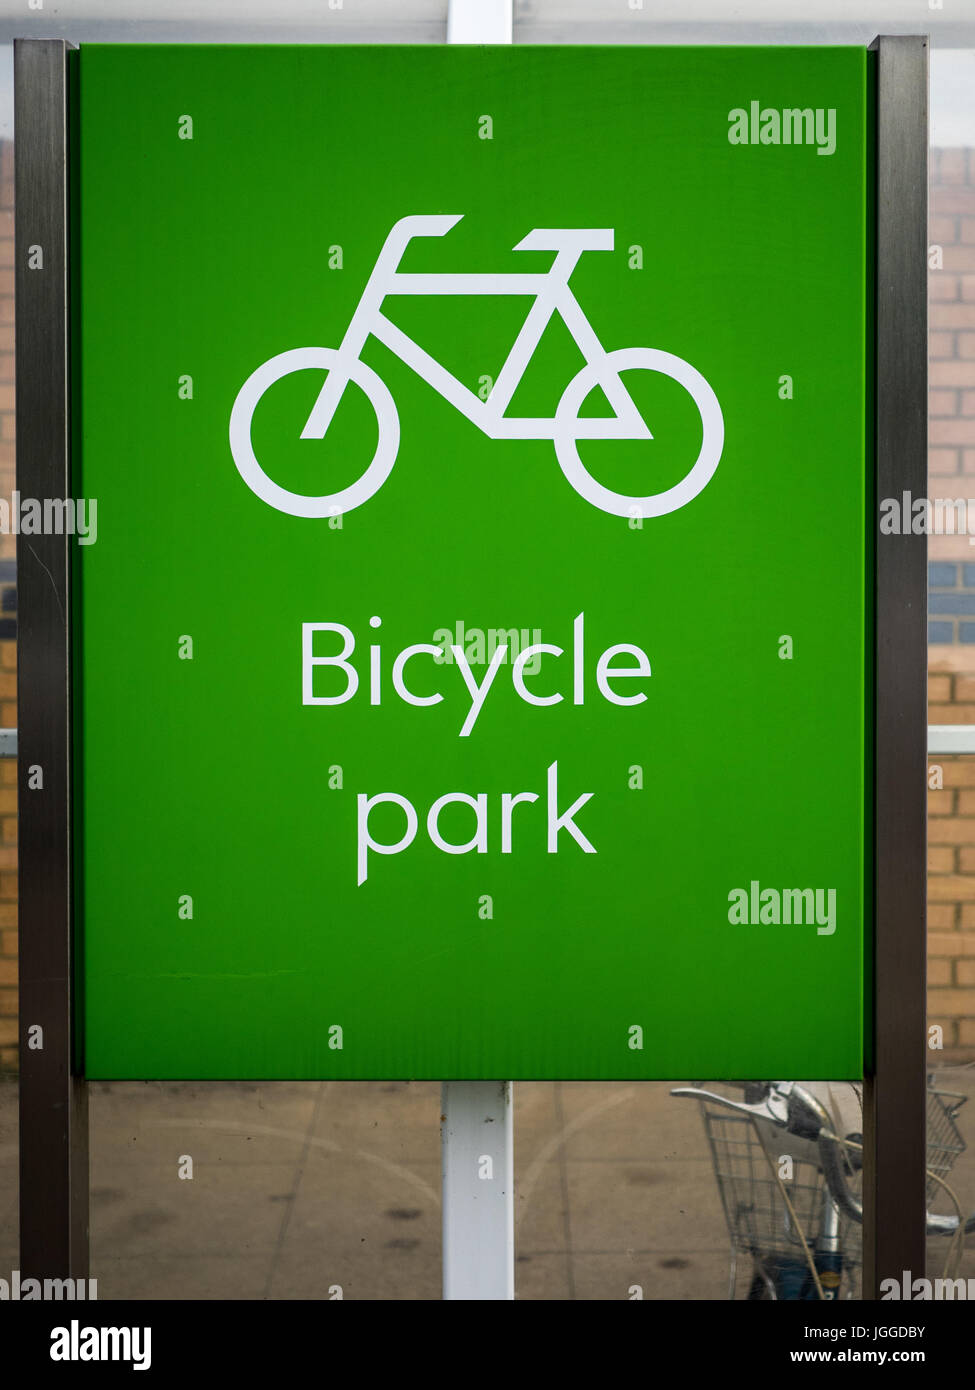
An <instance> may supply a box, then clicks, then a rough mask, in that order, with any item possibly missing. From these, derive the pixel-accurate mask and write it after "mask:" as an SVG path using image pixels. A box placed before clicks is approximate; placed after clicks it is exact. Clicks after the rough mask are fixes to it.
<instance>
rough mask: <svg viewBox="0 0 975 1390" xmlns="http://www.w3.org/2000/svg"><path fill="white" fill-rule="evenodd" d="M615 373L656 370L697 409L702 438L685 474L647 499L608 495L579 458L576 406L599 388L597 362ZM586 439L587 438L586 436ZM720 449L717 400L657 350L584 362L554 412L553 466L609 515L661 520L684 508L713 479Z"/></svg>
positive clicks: (677, 360)
mask: <svg viewBox="0 0 975 1390" xmlns="http://www.w3.org/2000/svg"><path fill="white" fill-rule="evenodd" d="M604 362H605V363H606V364H611V365H612V367H613V369H614V370H615V371H616V372H621V371H627V370H628V369H633V368H641V369H643V370H645V371H650V372H662V373H663V375H664V376H669V377H672V378H673V379H674V381H677V382H679V383H680V385H681V386H683V387H684V389H685V391H687V392H688V393H689V394H690V396H691V398H692V399H693V401H694V404H695V405H696V406H697V409H698V413H699V414H700V417H701V425H702V429H703V435H702V439H701V450H700V453H699V454H698V456H697V460H696V462H695V463H694V466H693V467H692V468H691V469H690V471H689V472H688V473H687V474H686V475H685V476H684V477H683V478H682V479H681V481H680V482H679V483H675V484H674V486H673V487H670V488H667V489H666V490H665V491H663V492H657V493H651V494H650V496H648V497H630V496H627V495H626V494H625V493H621V492H613V491H612V489H611V488H608V487H604V486H603V485H602V483H598V482H597V481H596V479H595V478H594V477H593V476H592V474H591V473H590V472H589V471H588V469H587V468H586V466H585V464H584V463H583V462H582V459H581V458H580V457H579V437H580V435H579V432H578V431H577V429H576V428H575V426H576V424H577V422H578V419H579V408H580V406H581V405H582V403H583V401H584V400H585V399H586V397H587V396H588V395H589V392H590V391H591V390H592V389H593V388H594V387H595V386H599V385H600V384H601V373H602V367H603V363H604ZM586 437H590V438H591V435H587V436H586ZM723 448H724V419H723V417H722V414H721V407H720V405H719V404H718V398H717V396H716V395H715V394H714V392H713V391H712V390H711V387H710V386H709V385H708V383H707V381H705V379H704V377H703V376H702V375H701V373H700V372H699V371H697V370H696V369H695V368H694V367H692V366H691V365H690V363H689V362H685V361H684V359H683V358H682V357H675V356H674V355H673V353H670V352H661V351H659V350H658V349H657V348H617V349H615V351H613V352H608V353H607V354H606V356H605V358H604V359H602V361H600V362H590V363H587V365H586V366H585V367H583V368H582V370H581V371H579V372H578V373H577V374H576V375H575V376H574V377H573V378H572V380H571V381H570V382H569V384H568V386H567V387H566V388H565V390H564V392H563V393H562V399H561V400H560V401H559V404H558V409H557V410H556V412H555V457H556V458H557V459H558V461H559V467H560V468H561V469H562V472H563V473H564V474H565V476H566V478H567V479H568V481H569V482H570V483H571V485H572V487H574V488H575V490H576V492H577V493H578V494H579V496H580V497H584V498H585V499H586V501H587V502H590V503H592V505H593V506H594V507H598V508H599V509H600V511H604V512H610V513H612V515H614V516H665V515H666V514H667V512H675V511H677V510H678V508H680V507H683V506H686V504H687V503H688V502H690V501H691V500H692V499H693V498H695V497H696V496H697V495H698V493H699V492H702V491H703V490H704V488H705V487H707V485H708V483H709V482H710V481H711V479H712V478H713V476H714V472H715V469H716V468H717V466H718V464H719V462H720V460H721V451H722V449H723Z"/></svg>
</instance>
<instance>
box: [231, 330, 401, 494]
mask: <svg viewBox="0 0 975 1390" xmlns="http://www.w3.org/2000/svg"><path fill="white" fill-rule="evenodd" d="M337 359H338V353H337V352H336V351H335V349H334V348H289V350H288V351H287V352H280V353H278V355H277V356H276V357H271V358H269V359H268V361H267V362H263V363H262V364H261V365H260V366H259V367H258V368H257V370H256V371H254V372H252V373H251V375H250V376H249V377H248V378H247V380H246V381H245V382H244V384H243V386H242V387H241V388H240V390H239V391H238V393H237V399H236V400H235V401H234V406H233V410H232V411H231V412H230V452H231V454H233V458H234V463H235V464H236V465H237V471H238V473H239V474H240V476H241V477H242V478H243V480H244V482H245V483H246V484H247V486H248V487H249V488H250V490H251V491H252V492H254V493H256V494H257V496H258V497H260V498H261V499H262V501H264V502H267V503H268V505H269V506H271V507H274V508H275V509H276V510H277V511H279V512H288V513H289V514H290V515H291V516H310V517H322V516H336V515H338V514H340V513H342V512H351V511H352V510H353V508H355V507H360V506H361V505H362V503H363V502H367V501H368V500H369V498H370V497H371V496H372V495H373V493H374V492H377V491H378V490H379V488H381V487H382V485H383V483H384V482H385V481H386V479H387V478H388V477H389V474H390V470H391V469H392V467H393V464H394V463H395V462H396V454H397V451H398V450H399V416H398V415H397V414H396V406H395V405H394V404H393V398H392V396H391V395H390V394H389V391H388V389H387V388H386V386H385V384H384V383H383V381H382V380H381V378H380V377H378V376H377V375H376V373H375V372H374V371H373V370H372V368H371V367H367V366H366V365H365V363H364V362H360V361H359V360H358V359H356V361H355V362H354V363H353V364H352V369H351V371H350V372H349V379H350V380H351V381H354V382H355V383H356V385H357V386H360V387H361V388H362V390H363V391H364V392H365V394H366V396H367V397H368V398H369V402H370V404H371V406H372V408H373V410H374V411H375V412H376V423H377V425H378V427H379V437H378V439H377V441H376V452H375V454H374V455H373V459H372V462H371V463H370V464H369V466H368V468H367V469H366V471H365V472H364V473H363V474H362V476H361V477H360V478H357V479H356V481H355V482H354V483H350V484H349V486H348V487H345V488H342V489H341V490H340V491H339V492H330V493H323V494H322V495H321V496H319V497H308V496H306V495H305V494H304V493H302V492H289V491H288V489H287V488H283V487H281V486H280V485H279V484H278V483H276V482H274V480H273V479H272V478H270V477H269V476H268V475H267V473H265V471H264V469H263V468H262V467H261V465H260V463H259V462H258V460H257V456H256V455H255V453H254V447H253V445H252V443H251V422H252V421H253V419H254V411H255V410H256V409H257V406H258V404H259V402H260V400H261V397H262V396H263V395H264V393H265V391H267V390H268V388H269V387H271V386H273V385H274V383H275V382H276V381H280V380H281V378H282V377H285V376H290V375H291V373H292V372H302V371H307V370H308V369H309V368H324V369H325V370H326V371H330V370H331V369H332V368H333V367H334V366H335V363H336V361H337Z"/></svg>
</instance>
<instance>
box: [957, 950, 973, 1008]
mask: <svg viewBox="0 0 975 1390" xmlns="http://www.w3.org/2000/svg"><path fill="white" fill-rule="evenodd" d="M955 983H956V984H959V985H975V960H960V961H957V962H956V964H955ZM973 1012H975V1011H973Z"/></svg>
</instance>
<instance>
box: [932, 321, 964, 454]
mask: <svg viewBox="0 0 975 1390" xmlns="http://www.w3.org/2000/svg"><path fill="white" fill-rule="evenodd" d="M966 336H969V335H966ZM970 336H971V339H972V346H973V353H972V355H973V356H975V333H972V334H971V335H970ZM928 438H929V439H930V441H931V443H932V444H934V445H938V444H975V420H963V419H956V420H931V421H930V422H929V425H928Z"/></svg>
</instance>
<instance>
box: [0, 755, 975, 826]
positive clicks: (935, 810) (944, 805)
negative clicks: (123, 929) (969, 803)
mask: <svg viewBox="0 0 975 1390" xmlns="http://www.w3.org/2000/svg"><path fill="white" fill-rule="evenodd" d="M2 769H3V764H2V763H0V772H2ZM959 795H965V793H963V792H962V793H959V792H954V791H949V790H948V789H947V788H946V789H945V790H944V791H940V792H930V791H929V792H928V815H929V816H953V815H954V814H955V798H956V797H957V796H959ZM973 809H975V808H973Z"/></svg>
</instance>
